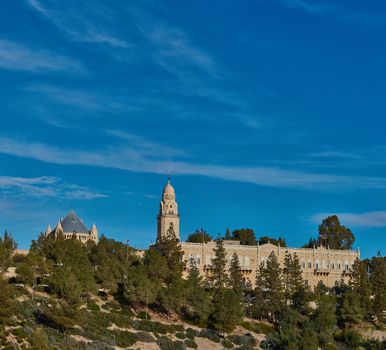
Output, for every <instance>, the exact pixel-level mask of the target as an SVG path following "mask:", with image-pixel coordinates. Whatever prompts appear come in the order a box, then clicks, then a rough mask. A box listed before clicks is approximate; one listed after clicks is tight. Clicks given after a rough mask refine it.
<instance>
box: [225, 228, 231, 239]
mask: <svg viewBox="0 0 386 350" xmlns="http://www.w3.org/2000/svg"><path fill="white" fill-rule="evenodd" d="M224 239H225V240H226V241H230V240H231V239H232V236H231V232H230V231H229V228H228V227H227V229H226V231H225V237H224Z"/></svg>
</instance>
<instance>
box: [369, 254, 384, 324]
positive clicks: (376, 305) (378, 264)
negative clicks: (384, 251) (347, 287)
mask: <svg viewBox="0 0 386 350" xmlns="http://www.w3.org/2000/svg"><path fill="white" fill-rule="evenodd" d="M370 282H371V290H372V295H373V300H372V314H373V315H375V316H376V317H377V319H378V321H380V322H383V318H384V312H383V311H384V310H386V259H385V258H384V257H381V256H380V255H378V256H376V257H373V258H372V259H371V262H370Z"/></svg>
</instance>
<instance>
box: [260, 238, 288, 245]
mask: <svg viewBox="0 0 386 350" xmlns="http://www.w3.org/2000/svg"><path fill="white" fill-rule="evenodd" d="M267 243H271V244H273V245H276V246H279V245H280V246H281V247H286V246H287V243H286V241H285V239H284V238H281V237H279V238H278V239H276V238H273V237H268V236H262V237H260V238H259V244H260V245H262V244H267Z"/></svg>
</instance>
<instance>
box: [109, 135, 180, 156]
mask: <svg viewBox="0 0 386 350" xmlns="http://www.w3.org/2000/svg"><path fill="white" fill-rule="evenodd" d="M105 132H106V134H107V135H110V136H114V137H116V138H119V139H122V140H124V141H125V142H126V143H127V145H128V146H130V147H131V148H134V149H136V150H137V151H138V152H140V153H141V155H142V156H147V157H150V158H153V157H164V158H167V157H169V158H174V157H180V156H186V153H185V152H184V151H183V150H181V149H177V148H174V147H168V146H165V145H162V144H159V143H156V142H152V141H149V140H148V139H146V138H144V137H142V136H138V135H133V134H129V133H127V132H124V131H121V130H109V129H108V130H106V131H105Z"/></svg>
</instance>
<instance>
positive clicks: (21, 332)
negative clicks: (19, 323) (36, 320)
mask: <svg viewBox="0 0 386 350" xmlns="http://www.w3.org/2000/svg"><path fill="white" fill-rule="evenodd" d="M12 334H13V335H14V336H15V337H16V338H17V339H18V340H23V339H24V338H27V333H26V331H25V329H24V328H22V327H19V328H16V329H13V330H12Z"/></svg>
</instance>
